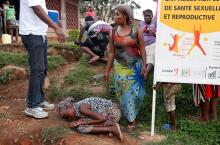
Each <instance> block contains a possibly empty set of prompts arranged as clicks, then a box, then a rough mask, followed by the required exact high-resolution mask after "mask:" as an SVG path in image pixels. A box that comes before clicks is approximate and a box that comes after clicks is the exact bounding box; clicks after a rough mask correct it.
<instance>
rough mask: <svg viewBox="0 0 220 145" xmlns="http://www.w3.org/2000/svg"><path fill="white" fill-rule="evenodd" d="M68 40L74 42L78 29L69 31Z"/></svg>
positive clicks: (77, 35)
mask: <svg viewBox="0 0 220 145" xmlns="http://www.w3.org/2000/svg"><path fill="white" fill-rule="evenodd" d="M68 34H69V36H70V40H71V41H72V42H74V41H76V40H77V39H78V37H79V30H78V29H72V30H70V31H69V33H68Z"/></svg>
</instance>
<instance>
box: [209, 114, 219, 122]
mask: <svg viewBox="0 0 220 145" xmlns="http://www.w3.org/2000/svg"><path fill="white" fill-rule="evenodd" d="M210 120H211V121H217V120H218V116H217V113H211V114H210Z"/></svg>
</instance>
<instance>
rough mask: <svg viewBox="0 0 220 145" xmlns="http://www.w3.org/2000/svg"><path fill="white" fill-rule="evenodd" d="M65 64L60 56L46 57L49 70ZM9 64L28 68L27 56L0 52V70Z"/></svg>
mask: <svg viewBox="0 0 220 145" xmlns="http://www.w3.org/2000/svg"><path fill="white" fill-rule="evenodd" d="M65 63H66V61H65V59H64V58H63V57H61V56H49V57H48V68H49V70H51V69H56V68H57V67H58V66H60V65H62V64H65ZM10 64H11V65H15V66H20V67H26V68H27V67H28V57H27V54H23V53H12V52H4V51H0V68H2V67H4V66H7V65H10Z"/></svg>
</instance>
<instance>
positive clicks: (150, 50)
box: [140, 9, 157, 74]
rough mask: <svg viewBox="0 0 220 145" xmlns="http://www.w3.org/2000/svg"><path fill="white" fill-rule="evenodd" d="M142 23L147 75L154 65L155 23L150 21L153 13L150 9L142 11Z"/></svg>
mask: <svg viewBox="0 0 220 145" xmlns="http://www.w3.org/2000/svg"><path fill="white" fill-rule="evenodd" d="M143 15H144V21H141V22H140V27H141V29H142V31H143V36H144V45H145V50H146V54H147V57H146V58H147V74H149V72H150V71H151V70H153V67H154V63H155V42H156V27H157V26H156V22H155V21H153V20H152V18H153V12H152V10H150V9H147V10H145V11H143Z"/></svg>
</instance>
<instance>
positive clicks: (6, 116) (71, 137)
mask: <svg viewBox="0 0 220 145" xmlns="http://www.w3.org/2000/svg"><path fill="white" fill-rule="evenodd" d="M74 65H75V63H69V64H66V65H63V66H61V67H60V68H58V69H57V70H54V71H53V72H50V73H49V75H48V76H49V79H50V80H54V81H55V82H56V86H57V87H59V86H60V85H61V84H62V83H63V78H64V76H65V75H66V74H68V72H69V71H70V70H72V69H74ZM94 67H96V68H94V69H95V70H99V71H101V70H103V69H104V68H100V67H99V66H94ZM27 86H28V79H26V80H17V81H13V82H9V83H8V84H4V85H0V124H1V125H0V145H14V144H18V145H30V144H32V145H43V144H46V143H47V144H48V142H47V140H45V137H43V132H44V131H45V129H47V128H53V127H54V128H56V127H57V126H58V127H63V128H67V129H68V122H67V121H65V120H63V119H61V118H59V117H58V116H57V114H56V112H55V111H54V110H52V111H49V117H48V118H47V119H34V118H31V117H27V116H25V114H24V109H25V104H26V103H25V97H26V94H27ZM54 103H56V102H54ZM124 138H125V139H124V142H123V143H120V142H119V140H118V139H117V138H115V137H113V138H110V137H109V136H108V135H85V134H83V135H82V134H79V133H77V132H75V131H73V130H70V131H68V132H67V133H64V134H63V135H62V138H59V140H56V141H55V143H52V142H49V144H57V145H139V144H140V142H139V141H138V140H137V139H134V138H132V137H131V136H129V135H127V134H125V133H124ZM48 140H49V139H48Z"/></svg>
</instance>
